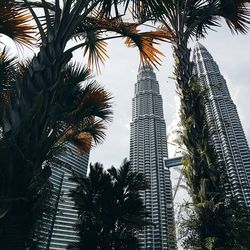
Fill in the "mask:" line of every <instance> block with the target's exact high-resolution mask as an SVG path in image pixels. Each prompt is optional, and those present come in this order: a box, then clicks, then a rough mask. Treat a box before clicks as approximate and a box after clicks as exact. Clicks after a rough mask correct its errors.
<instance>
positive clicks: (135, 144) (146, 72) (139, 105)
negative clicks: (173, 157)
mask: <svg viewBox="0 0 250 250" xmlns="http://www.w3.org/2000/svg"><path fill="white" fill-rule="evenodd" d="M130 133H131V135H130V161H131V164H132V167H133V171H139V172H140V173H143V174H144V175H145V177H146V179H147V180H148V181H149V182H150V184H151V188H150V189H148V190H146V191H144V192H142V193H141V195H142V198H143V200H144V202H145V205H146V208H147V211H148V212H149V213H150V219H151V221H152V222H153V226H147V227H146V228H145V230H144V231H142V232H141V233H140V234H139V238H140V244H141V249H142V250H146V249H147V250H149V249H150V250H166V249H176V244H175V237H174V216H173V201H172V189H171V181H170V173H169V170H168V169H166V168H164V162H163V160H164V158H167V156H168V155H167V138H166V125H165V121H164V117H163V105H162V98H161V95H160V92H159V84H158V82H157V80H156V76H155V73H154V72H153V70H152V68H151V67H149V66H144V67H143V68H141V69H140V70H139V72H138V78H137V83H136V84H135V93H134V98H133V100H132V123H131V132H130Z"/></svg>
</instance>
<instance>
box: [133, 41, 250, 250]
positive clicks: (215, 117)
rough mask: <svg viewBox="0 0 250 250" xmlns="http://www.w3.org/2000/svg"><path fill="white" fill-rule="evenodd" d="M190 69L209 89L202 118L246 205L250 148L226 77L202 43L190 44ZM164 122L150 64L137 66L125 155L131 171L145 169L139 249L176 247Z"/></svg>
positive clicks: (249, 195) (248, 200) (236, 192)
mask: <svg viewBox="0 0 250 250" xmlns="http://www.w3.org/2000/svg"><path fill="white" fill-rule="evenodd" d="M194 70H195V72H194V73H195V74H196V75H197V76H198V78H199V82H200V84H201V86H202V88H205V89H207V90H208V101H207V102H206V105H205V109H206V119H207V122H208V123H209V132H210V141H211V143H212V144H213V147H214V149H215V152H216V154H217V156H218V157H219V159H220V160H221V161H223V162H224V164H225V165H226V169H227V173H228V176H229V181H230V185H231V189H232V190H233V193H234V195H235V197H237V198H238V201H239V202H240V203H244V204H246V205H248V206H250V151H249V147H248V144H247V140H246V137H245V135H244V131H243V128H242V125H241V122H240V119H239V116H238V113H237V110H236V107H235V105H234V103H233V101H232V99H231V97H230V94H229V91H228V88H227V85H226V81H225V80H224V78H223V76H222V75H221V73H220V71H219V68H218V66H217V64H216V62H215V61H214V60H213V58H212V56H211V55H210V54H209V52H208V51H207V50H206V48H205V47H204V46H202V45H201V44H199V43H198V44H197V45H196V46H195V49H194ZM167 157H168V152H167V138H166V124H165V120H164V116H163V103H162V97H161V95H160V92H159V84H158V82H157V80H156V75H155V73H154V72H153V69H152V67H150V66H144V67H142V68H140V69H139V72H138V76H137V82H136V84H135V91H134V98H133V107H132V123H131V135H130V161H131V165H132V168H133V171H138V172H141V173H143V174H144V176H145V177H146V179H147V180H148V181H149V182H150V185H151V186H150V189H148V190H146V191H144V192H143V193H142V194H141V195H142V198H143V199H144V202H145V205H146V209H147V211H148V212H149V214H150V219H151V221H152V225H150V226H147V227H146V228H145V229H144V230H143V231H142V232H141V233H140V234H139V238H140V246H141V249H142V250H166V249H168V250H174V249H176V248H177V247H176V239H175V229H174V212H173V199H172V188H171V181H170V172H169V169H168V168H167V167H166V166H165V164H164V159H166V158H167Z"/></svg>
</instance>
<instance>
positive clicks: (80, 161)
mask: <svg viewBox="0 0 250 250" xmlns="http://www.w3.org/2000/svg"><path fill="white" fill-rule="evenodd" d="M88 161H89V153H88V152H87V153H85V154H84V155H79V153H78V152H77V149H76V147H75V146H74V145H73V144H71V143H67V144H66V150H65V151H64V152H62V153H61V154H60V155H58V156H57V157H56V158H55V160H54V162H53V165H51V169H52V174H51V177H50V180H51V182H52V185H53V192H52V198H51V202H50V206H51V211H52V215H51V216H50V217H44V218H43V221H42V229H41V230H42V235H43V238H42V239H41V242H40V244H39V246H40V248H41V249H50V250H59V249H60V250H61V249H67V246H68V244H70V243H71V242H77V241H78V240H79V237H78V235H77V232H76V229H75V224H76V222H77V221H78V220H79V217H78V211H77V210H76V209H75V208H74V201H73V200H72V198H71V197H70V195H69V194H70V191H71V190H72V189H74V188H75V187H76V183H74V182H73V181H72V180H71V178H72V177H73V172H75V173H77V174H81V175H84V176H86V174H87V168H88ZM72 171H73V172H72Z"/></svg>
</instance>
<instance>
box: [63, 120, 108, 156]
mask: <svg viewBox="0 0 250 250" xmlns="http://www.w3.org/2000/svg"><path fill="white" fill-rule="evenodd" d="M105 129H106V127H105V125H104V123H103V121H101V120H95V119H86V120H84V121H82V123H81V126H78V127H72V128H70V129H68V131H67V133H66V134H65V135H64V137H63V138H62V139H63V140H64V141H68V142H71V143H73V144H74V145H75V146H76V147H77V149H78V151H79V153H80V154H83V153H85V152H87V151H89V150H90V149H91V148H92V146H94V145H95V144H99V143H101V142H102V141H103V139H104V137H105V132H104V131H105Z"/></svg>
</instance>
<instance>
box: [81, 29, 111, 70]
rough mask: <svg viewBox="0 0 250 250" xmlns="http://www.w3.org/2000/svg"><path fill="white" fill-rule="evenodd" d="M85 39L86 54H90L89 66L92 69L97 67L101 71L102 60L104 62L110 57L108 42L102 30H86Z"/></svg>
mask: <svg viewBox="0 0 250 250" xmlns="http://www.w3.org/2000/svg"><path fill="white" fill-rule="evenodd" d="M85 39H86V46H85V49H84V56H85V55H86V54H88V66H89V68H91V69H93V68H94V67H95V68H96V70H97V72H100V62H101V63H102V64H104V62H105V59H106V58H108V54H107V49H106V47H107V43H106V42H105V41H103V40H102V37H101V35H100V32H98V31H93V30H91V31H88V32H86V38H85Z"/></svg>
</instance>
